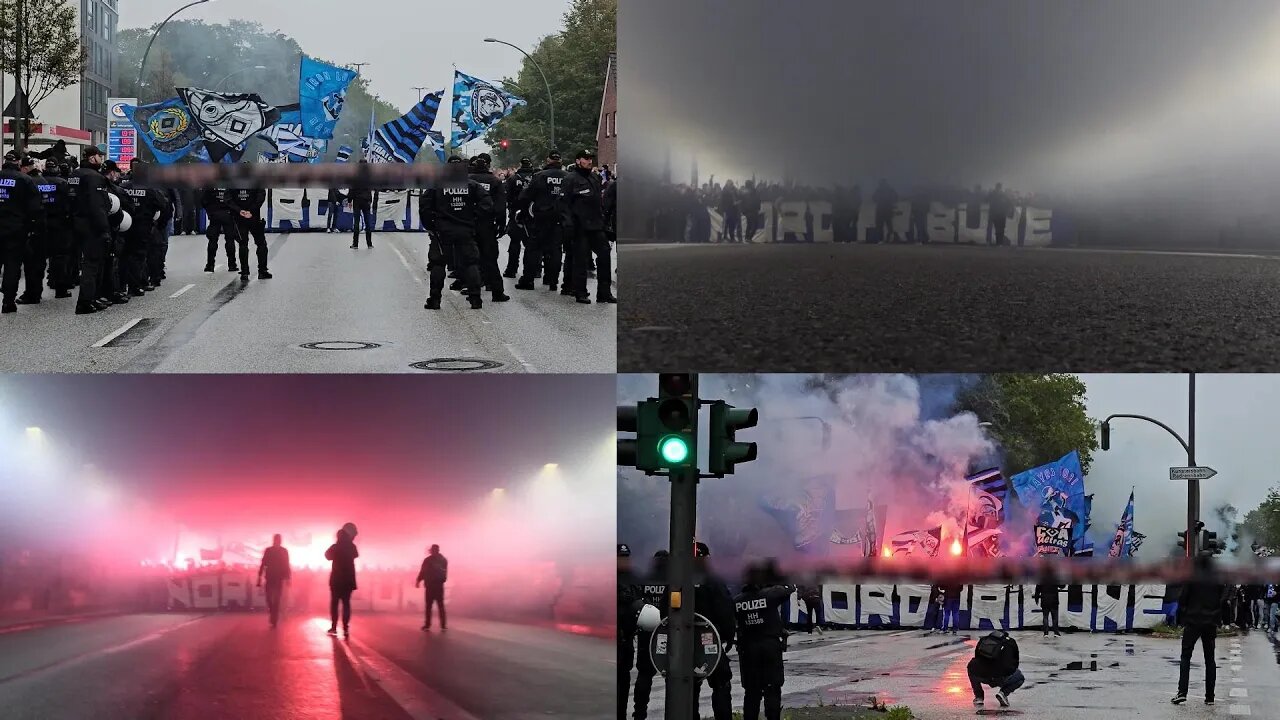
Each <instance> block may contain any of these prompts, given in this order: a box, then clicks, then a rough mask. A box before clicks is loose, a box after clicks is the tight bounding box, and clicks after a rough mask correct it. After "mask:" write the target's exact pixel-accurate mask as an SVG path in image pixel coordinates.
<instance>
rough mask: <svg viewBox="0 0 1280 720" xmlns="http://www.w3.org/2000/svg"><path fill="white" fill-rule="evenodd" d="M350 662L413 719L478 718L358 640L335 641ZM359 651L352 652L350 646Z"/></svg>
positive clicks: (472, 719) (458, 719) (454, 719)
mask: <svg viewBox="0 0 1280 720" xmlns="http://www.w3.org/2000/svg"><path fill="white" fill-rule="evenodd" d="M335 644H336V645H337V646H338V647H340V648H342V652H343V653H344V654H345V655H346V656H347V659H348V660H350V661H351V664H352V665H355V666H357V667H358V668H360V670H361V671H363V672H364V674H366V675H368V676H369V677H370V678H372V679H373V681H374V682H376V683H378V686H379V687H381V688H382V689H383V690H384V691H385V692H386V693H387V695H388V696H390V697H391V699H392V700H394V701H395V702H396V704H398V705H399V706H400V707H401V708H403V709H404V711H405V712H406V713H408V714H409V716H410V717H412V718H413V719H414V720H437V719H438V718H448V720H480V719H479V718H478V717H476V716H475V715H472V714H471V713H469V712H467V711H466V710H463V709H462V708H461V707H458V705H456V704H454V702H453V701H452V700H449V699H448V698H446V697H445V696H443V695H441V694H440V693H438V692H436V691H435V690H433V689H432V688H430V687H428V686H426V685H424V684H423V683H422V682H421V681H419V680H418V679H417V678H416V677H414V676H413V675H410V674H409V673H407V672H405V671H404V670H402V669H400V667H399V666H398V665H396V664H395V663H393V662H391V661H390V660H388V659H386V658H385V657H383V656H382V655H380V654H379V653H378V652H377V651H375V650H373V649H372V648H370V647H369V646H368V645H366V644H364V643H363V642H359V641H354V642H353V641H346V642H337V643H335ZM352 645H354V646H355V647H356V648H358V649H359V650H360V652H358V653H357V652H355V651H354V650H352V649H351V647H350V646H352Z"/></svg>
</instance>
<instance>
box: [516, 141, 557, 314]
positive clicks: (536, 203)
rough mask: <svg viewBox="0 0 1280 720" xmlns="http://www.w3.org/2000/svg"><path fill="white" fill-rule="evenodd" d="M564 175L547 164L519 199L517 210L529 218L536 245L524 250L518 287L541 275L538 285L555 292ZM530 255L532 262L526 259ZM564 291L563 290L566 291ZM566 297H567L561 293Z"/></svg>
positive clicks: (529, 258) (528, 258)
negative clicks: (519, 206)
mask: <svg viewBox="0 0 1280 720" xmlns="http://www.w3.org/2000/svg"><path fill="white" fill-rule="evenodd" d="M564 178H565V171H564V170H562V169H561V168H560V165H559V163H554V162H553V163H548V164H547V165H546V166H545V167H543V168H542V171H541V172H539V173H537V174H536V175H534V176H533V179H532V180H530V181H529V187H527V188H525V191H524V195H522V196H521V198H520V205H521V208H522V209H523V210H524V211H525V212H526V213H527V214H528V215H529V216H531V217H532V218H533V223H534V233H535V234H536V241H535V242H534V243H533V244H532V246H531V247H529V248H528V250H527V253H526V257H525V263H524V275H523V277H521V278H520V284H521V285H525V286H529V285H532V284H533V282H534V281H535V280H536V279H537V277H538V272H539V271H541V272H542V284H543V285H546V286H547V287H548V288H550V289H552V290H555V289H556V285H557V284H558V283H559V281H560V256H561V253H562V252H563V248H564V225H565V218H564V215H565V213H564V200H563V196H562V192H563V185H564ZM530 255H532V258H531V257H530ZM566 289H567V288H566ZM565 294H568V293H565Z"/></svg>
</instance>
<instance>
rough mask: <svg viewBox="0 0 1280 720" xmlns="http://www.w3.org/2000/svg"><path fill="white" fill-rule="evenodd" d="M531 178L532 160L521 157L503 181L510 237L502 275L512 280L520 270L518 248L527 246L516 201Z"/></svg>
mask: <svg viewBox="0 0 1280 720" xmlns="http://www.w3.org/2000/svg"><path fill="white" fill-rule="evenodd" d="M531 180H533V161H532V160H530V159H529V158H527V157H522V158H520V168H519V169H518V170H516V171H515V172H513V173H511V175H510V176H508V177H507V180H506V182H505V183H503V185H504V190H506V195H507V237H509V238H511V241H510V242H509V243H508V244H507V270H506V272H504V273H502V276H503V277H507V278H511V279H513V280H514V279H515V277H516V274H517V273H518V272H519V271H520V248H521V247H526V248H527V247H528V246H529V233H528V231H527V230H526V229H525V226H524V221H525V218H524V217H523V213H520V212H519V211H520V203H519V202H518V201H519V199H520V196H521V195H522V194H524V190H525V188H527V187H529V182H530V181H531ZM524 261H525V263H526V264H527V263H528V262H529V256H528V255H527V254H526V255H525V260H524ZM535 274H536V273H535ZM529 289H533V288H532V287H530V288H529Z"/></svg>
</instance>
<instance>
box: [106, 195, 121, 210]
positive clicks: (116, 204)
mask: <svg viewBox="0 0 1280 720" xmlns="http://www.w3.org/2000/svg"><path fill="white" fill-rule="evenodd" d="M107 204H108V206H109V209H108V210H107V214H108V215H115V214H116V213H118V212H120V198H118V197H116V196H115V195H112V194H111V193H107Z"/></svg>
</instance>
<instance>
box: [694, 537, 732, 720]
mask: <svg viewBox="0 0 1280 720" xmlns="http://www.w3.org/2000/svg"><path fill="white" fill-rule="evenodd" d="M710 556H711V549H710V548H709V547H707V544H706V543H701V542H699V543H694V550H693V577H694V591H693V598H694V599H693V606H694V607H695V608H697V611H698V614H699V615H701V616H703V617H705V618H706V619H707V620H709V621H711V624H712V625H713V626H714V627H715V629H716V632H717V633H719V634H720V645H721V650H720V662H719V663H718V664H717V665H716V669H715V670H712V671H711V675H710V676H709V677H708V678H707V684H709V685H710V686H711V710H712V714H713V715H714V716H715V720H733V699H732V697H731V694H732V691H733V688H732V684H733V670H732V668H730V667H729V650H730V649H731V648H733V644H734V628H735V625H736V621H735V618H734V611H733V596H732V595H730V594H729V588H728V586H726V585H725V584H724V582H723V581H721V580H720V579H719V578H717V577H716V576H715V575H713V574H712V573H711V568H710V567H709V566H708V565H707V558H708V557H710ZM701 693H702V680H698V686H697V689H696V690H695V692H694V696H693V706H694V708H697V707H698V696H699V695H700V694H701Z"/></svg>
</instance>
